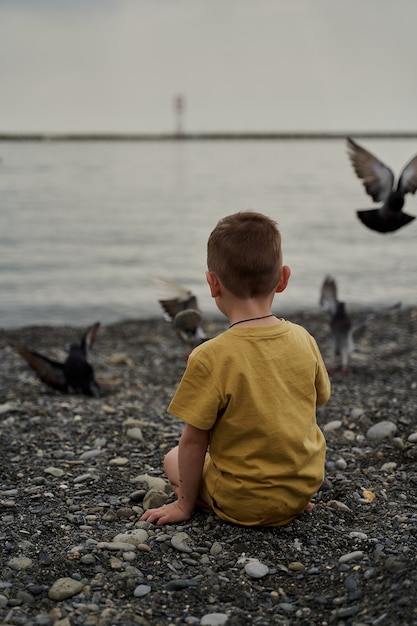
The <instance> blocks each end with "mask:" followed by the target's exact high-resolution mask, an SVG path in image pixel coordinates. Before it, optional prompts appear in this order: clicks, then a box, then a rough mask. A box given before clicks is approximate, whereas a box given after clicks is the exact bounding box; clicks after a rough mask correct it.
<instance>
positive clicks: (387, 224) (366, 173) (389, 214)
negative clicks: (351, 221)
mask: <svg viewBox="0 0 417 626" xmlns="http://www.w3.org/2000/svg"><path fill="white" fill-rule="evenodd" d="M347 142H348V150H349V158H350V160H351V163H352V165H353V169H354V170H355V173H356V175H357V176H358V178H360V179H361V180H362V182H363V185H364V187H365V190H366V192H367V193H368V194H369V195H370V196H371V198H372V200H373V201H374V202H382V206H380V207H379V208H378V209H367V210H360V211H357V215H358V217H359V219H360V220H361V222H362V223H363V224H364V225H365V226H367V227H368V228H370V229H371V230H375V231H377V232H379V233H388V232H393V231H395V230H398V229H399V228H401V227H402V226H405V225H406V224H409V223H410V222H412V221H413V220H414V219H415V217H414V216H412V215H408V214H407V213H404V212H403V210H402V209H403V206H404V202H405V195H406V194H407V193H411V194H414V193H415V192H416V190H417V155H416V156H414V157H413V158H412V159H411V161H409V163H407V165H406V166H405V167H404V168H403V170H402V172H401V174H400V177H399V179H398V183H397V186H396V187H394V174H393V172H392V170H391V169H390V168H389V167H387V166H386V165H385V164H384V163H382V161H380V160H379V159H378V158H377V157H376V156H374V155H373V154H371V153H370V152H368V150H366V149H365V148H362V146H360V145H359V144H358V143H356V142H355V141H353V139H350V138H349V137H348V138H347Z"/></svg>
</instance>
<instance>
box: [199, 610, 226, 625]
mask: <svg viewBox="0 0 417 626" xmlns="http://www.w3.org/2000/svg"><path fill="white" fill-rule="evenodd" d="M227 620H228V617H227V615H225V613H207V614H206V615H203V617H202V618H201V621H200V624H201V626H222V624H225V623H226V622H227Z"/></svg>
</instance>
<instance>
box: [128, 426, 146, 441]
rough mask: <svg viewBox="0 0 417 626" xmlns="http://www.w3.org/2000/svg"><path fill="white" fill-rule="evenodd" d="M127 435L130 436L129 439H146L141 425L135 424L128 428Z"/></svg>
mask: <svg viewBox="0 0 417 626" xmlns="http://www.w3.org/2000/svg"><path fill="white" fill-rule="evenodd" d="M126 436H127V437H129V439H136V441H141V442H144V441H145V440H144V438H143V434H142V431H141V429H140V428H139V426H135V427H134V428H128V429H127V431H126Z"/></svg>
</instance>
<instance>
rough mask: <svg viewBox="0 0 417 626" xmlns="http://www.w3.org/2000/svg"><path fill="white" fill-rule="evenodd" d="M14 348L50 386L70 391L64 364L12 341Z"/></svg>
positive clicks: (11, 344) (11, 345)
mask: <svg viewBox="0 0 417 626" xmlns="http://www.w3.org/2000/svg"><path fill="white" fill-rule="evenodd" d="M9 345H10V347H11V348H13V349H14V350H15V351H16V352H17V353H18V354H19V355H20V356H21V357H22V359H24V360H25V361H26V363H27V364H28V365H29V366H30V367H31V368H32V369H33V371H34V372H35V374H36V375H37V377H38V378H39V379H40V380H41V381H42V382H43V383H45V384H46V385H48V386H49V387H52V388H53V389H57V390H58V391H64V392H65V391H68V385H67V381H66V378H65V374H64V366H63V364H62V363H58V361H52V360H51V359H48V358H47V357H46V356H43V355H42V354H39V353H38V352H33V351H32V350H27V349H26V348H23V347H22V346H18V345H16V344H13V343H10V342H9Z"/></svg>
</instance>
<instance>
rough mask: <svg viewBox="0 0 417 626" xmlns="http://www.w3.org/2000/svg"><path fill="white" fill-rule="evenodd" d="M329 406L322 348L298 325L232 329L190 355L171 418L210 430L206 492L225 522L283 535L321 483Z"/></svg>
mask: <svg viewBox="0 0 417 626" xmlns="http://www.w3.org/2000/svg"><path fill="white" fill-rule="evenodd" d="M329 397H330V382H329V377H328V375H327V371H326V368H325V365H324V363H323V359H322V357H321V355H320V351H319V349H318V347H317V344H316V342H315V340H314V339H313V337H312V336H311V335H310V334H309V333H308V332H307V331H306V330H305V329H304V328H302V327H301V326H299V325H297V324H293V323H291V322H288V321H285V320H281V321H280V322H278V323H277V324H274V325H272V326H261V327H259V326H258V327H251V328H249V327H246V328H238V327H234V328H230V329H229V330H227V331H226V332H224V333H222V334H220V335H218V336H217V337H215V338H213V339H210V340H209V341H207V342H205V343H204V344H202V345H200V346H199V347H198V348H195V349H194V350H193V352H192V353H191V355H190V357H189V359H188V364H187V368H186V371H185V373H184V376H183V378H182V380H181V382H180V384H179V386H178V389H177V391H176V393H175V396H174V398H173V399H172V402H171V403H170V405H169V407H168V412H169V413H171V414H172V415H175V416H176V417H178V418H180V419H181V420H183V421H184V422H187V423H188V424H191V425H192V426H195V427H196V428H200V429H202V430H210V439H209V441H210V456H209V457H208V459H207V461H206V463H205V467H204V472H203V487H204V489H205V492H206V496H207V498H208V499H209V501H210V502H211V504H212V507H213V510H214V511H215V512H216V514H217V515H218V516H219V517H221V518H222V519H224V520H227V521H229V522H233V523H237V524H243V525H248V526H250V525H263V526H280V525H283V524H287V523H288V522H290V521H291V520H292V519H294V517H296V516H297V514H299V513H300V512H301V511H302V510H303V509H304V507H305V506H306V504H307V503H308V501H309V499H310V498H311V496H312V495H313V494H314V493H315V492H316V491H317V489H318V488H319V486H320V485H321V483H322V481H323V477H324V458H325V448H326V444H325V439H324V436H323V434H322V432H321V430H320V429H319V427H318V425H317V423H316V406H317V405H320V404H324V403H325V402H327V400H328V399H329Z"/></svg>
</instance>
